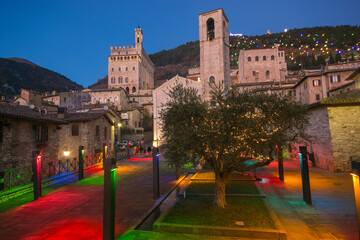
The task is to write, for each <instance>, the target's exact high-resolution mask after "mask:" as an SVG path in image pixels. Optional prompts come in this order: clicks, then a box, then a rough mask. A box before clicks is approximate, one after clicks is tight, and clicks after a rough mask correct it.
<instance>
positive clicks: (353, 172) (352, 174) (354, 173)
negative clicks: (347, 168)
mask: <svg viewBox="0 0 360 240" xmlns="http://www.w3.org/2000/svg"><path fill="white" fill-rule="evenodd" d="M350 175H351V176H353V177H357V178H358V177H359V170H358V169H353V170H352V171H351V172H350Z"/></svg>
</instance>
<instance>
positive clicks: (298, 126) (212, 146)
mask: <svg viewBox="0 0 360 240" xmlns="http://www.w3.org/2000/svg"><path fill="white" fill-rule="evenodd" d="M183 101H184V100H183ZM185 102H186V101H185ZM188 102H189V101H188ZM195 102H196V103H197V107H194V104H189V105H187V106H185V105H184V104H179V103H175V102H174V104H173V105H172V106H170V105H169V108H168V109H166V110H165V112H173V113H174V110H173V109H178V108H191V110H189V109H187V110H185V109H182V110H181V111H179V110H178V111H177V112H176V115H171V116H172V117H173V119H172V121H173V122H172V123H171V124H168V125H167V126H168V127H171V128H172V129H166V130H165V129H164V130H165V131H166V132H167V134H166V136H167V138H166V141H167V142H170V143H172V142H173V140H172V138H175V137H176V136H177V134H181V135H182V137H181V138H182V139H187V141H186V143H185V144H186V146H187V147H186V149H185V150H183V151H182V153H184V154H189V153H191V155H192V156H194V154H195V155H196V156H199V157H202V158H204V159H205V161H207V162H208V163H209V164H210V166H211V167H212V168H213V170H214V173H215V198H214V203H215V204H216V205H217V206H218V207H221V208H224V207H225V206H226V200H225V184H226V180H227V177H228V175H229V174H230V173H231V172H232V171H240V172H246V171H248V170H250V169H253V168H257V167H260V166H264V165H268V164H269V163H270V162H271V161H273V157H272V156H273V155H274V153H275V149H276V146H283V145H285V144H287V143H289V142H291V141H295V140H296V139H298V138H300V137H303V136H304V134H303V132H304V130H305V127H306V123H307V118H306V114H305V113H306V111H305V107H304V106H301V105H298V104H296V103H294V102H291V101H289V99H287V98H280V97H278V96H276V95H266V94H262V93H256V92H244V93H239V92H238V91H237V90H236V89H230V90H229V91H228V93H227V95H226V97H224V91H223V89H221V88H220V87H214V88H213V91H212V101H211V103H212V104H211V105H210V104H206V105H205V104H202V103H200V102H198V100H197V101H195ZM195 109H196V111H195ZM185 113H186V117H185V119H187V120H185V121H183V118H184V116H182V115H184V114H185ZM169 116H170V114H169ZM176 119H180V120H182V122H181V123H180V124H178V123H177V120H176ZM189 119H190V120H189ZM163 120H164V119H163ZM182 125H185V126H184V127H183V128H182V129H181V130H179V129H177V127H180V126H182ZM164 126H165V125H164ZM175 131H176V132H175ZM181 131H184V133H181ZM177 143H178V144H179V143H180V141H179V140H177ZM171 148H173V146H171V147H170V145H168V150H170V149H171ZM190 149H191V150H190ZM175 150H176V149H175V148H174V149H172V150H171V152H174V151H175ZM187 159H188V156H187V157H186V158H184V157H183V158H182V159H181V160H179V161H180V162H181V163H185V162H187V161H188V160H187Z"/></svg>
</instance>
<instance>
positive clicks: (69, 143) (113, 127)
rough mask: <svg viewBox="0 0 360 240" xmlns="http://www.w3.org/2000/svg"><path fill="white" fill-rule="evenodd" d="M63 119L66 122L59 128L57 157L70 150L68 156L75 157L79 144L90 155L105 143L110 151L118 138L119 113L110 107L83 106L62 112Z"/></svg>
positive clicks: (99, 150)
mask: <svg viewBox="0 0 360 240" xmlns="http://www.w3.org/2000/svg"><path fill="white" fill-rule="evenodd" d="M63 120H64V121H66V123H67V124H66V125H62V126H61V129H60V130H59V137H58V141H59V143H58V144H59V148H58V151H57V156H58V157H59V158H60V157H62V156H63V153H64V152H65V151H68V152H70V155H69V158H75V157H77V156H78V148H79V146H84V148H85V154H86V155H91V154H97V153H100V152H101V151H102V147H103V145H104V144H105V145H106V146H108V152H110V153H111V152H112V151H113V150H114V143H115V141H118V140H119V139H120V126H119V125H118V124H119V123H120V122H121V120H120V115H119V114H118V113H117V112H116V111H114V110H113V109H111V108H105V109H103V108H92V109H85V108H84V109H81V110H77V111H76V112H68V113H66V114H64V116H63Z"/></svg>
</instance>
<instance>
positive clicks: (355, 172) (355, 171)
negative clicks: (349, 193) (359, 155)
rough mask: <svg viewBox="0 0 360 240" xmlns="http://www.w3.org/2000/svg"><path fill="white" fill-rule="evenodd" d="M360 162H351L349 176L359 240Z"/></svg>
mask: <svg viewBox="0 0 360 240" xmlns="http://www.w3.org/2000/svg"><path fill="white" fill-rule="evenodd" d="M359 163H360V162H355V161H351V167H352V171H351V172H350V175H351V176H352V179H353V184H354V195H355V205H356V213H357V221H358V231H359V238H360V182H359V168H358V167H359V165H360V164H359Z"/></svg>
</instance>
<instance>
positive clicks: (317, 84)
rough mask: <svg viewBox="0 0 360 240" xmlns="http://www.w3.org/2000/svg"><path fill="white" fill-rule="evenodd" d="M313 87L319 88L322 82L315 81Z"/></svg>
mask: <svg viewBox="0 0 360 240" xmlns="http://www.w3.org/2000/svg"><path fill="white" fill-rule="evenodd" d="M313 85H314V87H318V86H321V81H320V80H318V79H317V80H313Z"/></svg>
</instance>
